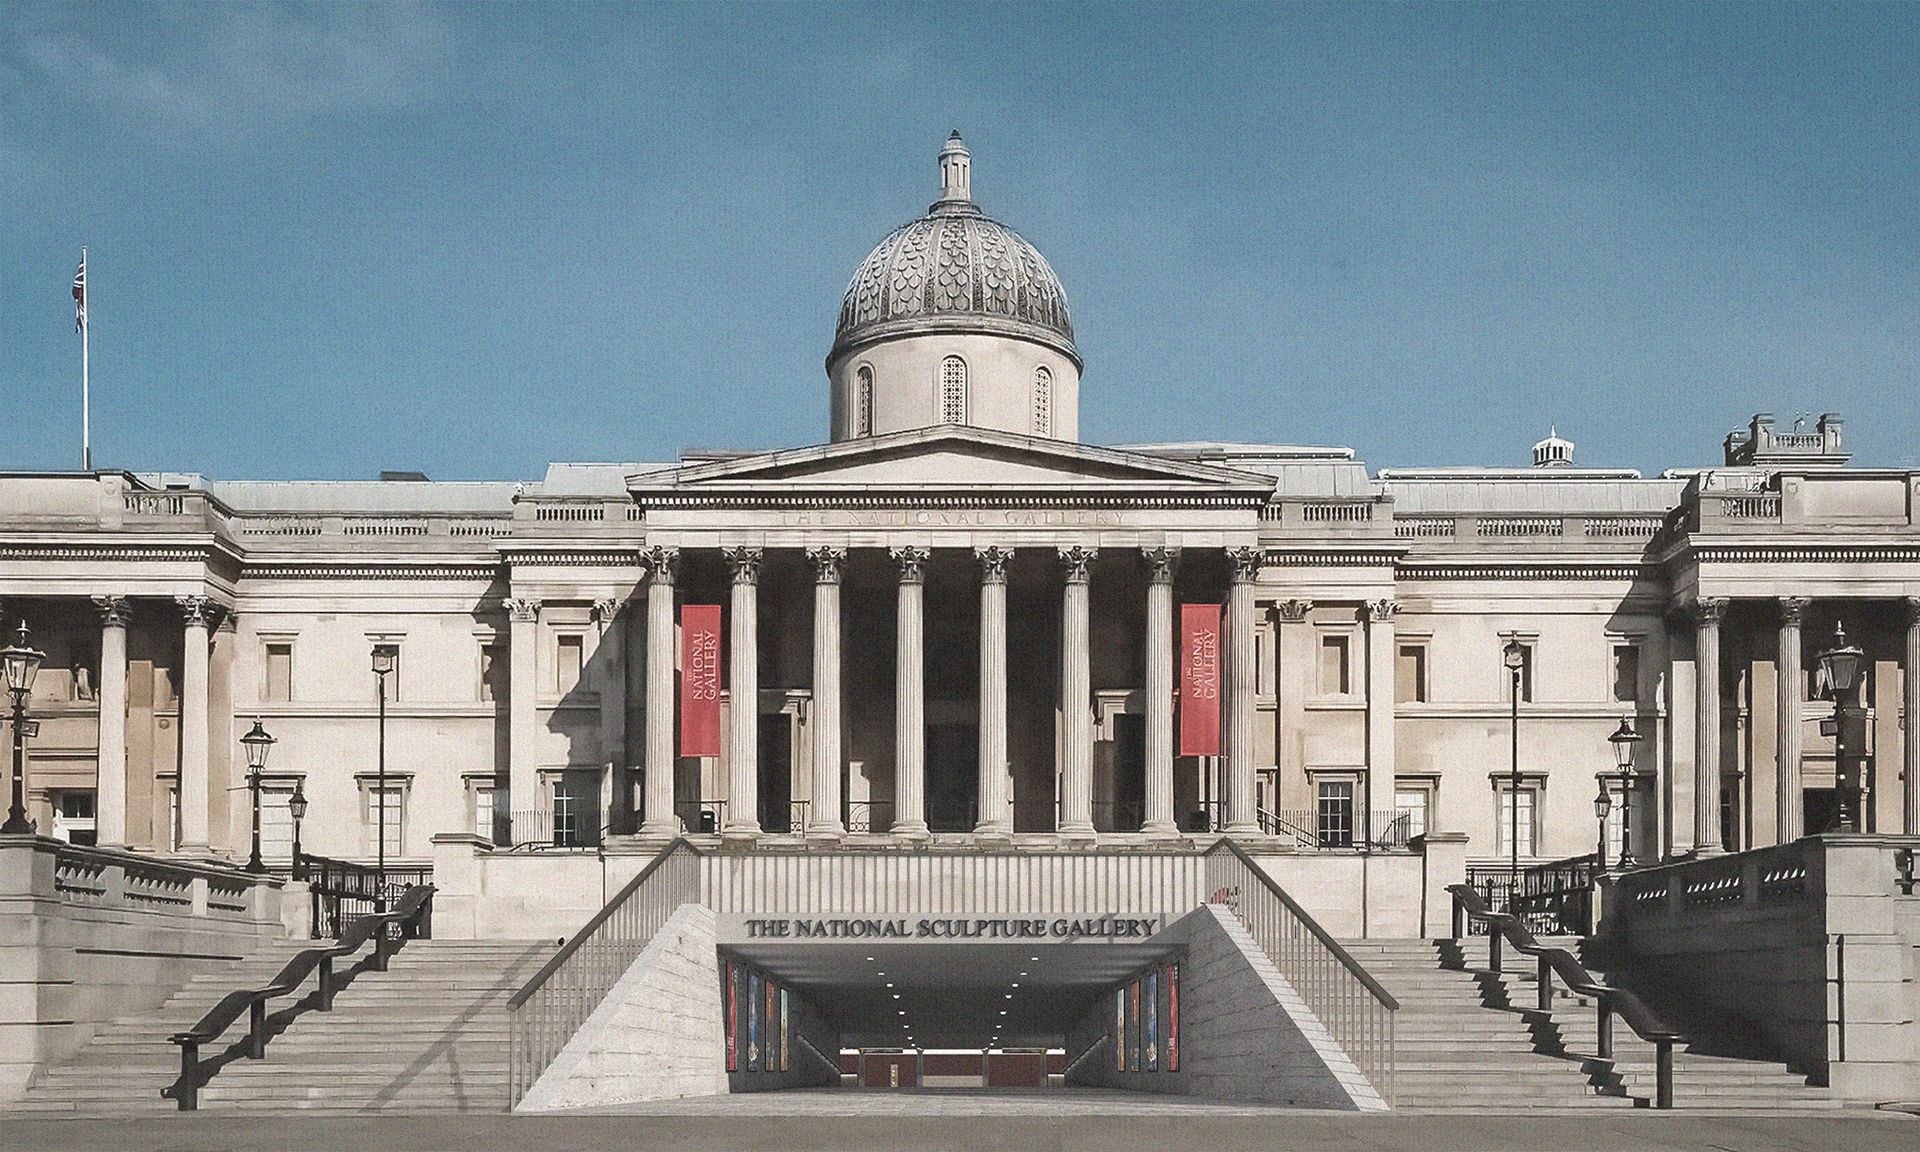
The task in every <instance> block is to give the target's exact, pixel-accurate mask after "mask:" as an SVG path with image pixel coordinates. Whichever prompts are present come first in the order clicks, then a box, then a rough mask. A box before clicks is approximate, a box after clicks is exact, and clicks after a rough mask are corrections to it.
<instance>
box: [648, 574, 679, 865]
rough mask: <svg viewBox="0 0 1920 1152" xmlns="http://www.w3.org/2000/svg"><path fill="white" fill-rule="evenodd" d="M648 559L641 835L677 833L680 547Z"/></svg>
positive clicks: (669, 834) (662, 835)
mask: <svg viewBox="0 0 1920 1152" xmlns="http://www.w3.org/2000/svg"><path fill="white" fill-rule="evenodd" d="M646 561H647V760H646V765H647V769H646V771H647V779H646V813H645V816H644V817H643V818H642V820H641V822H640V834H641V835H642V836H649V837H657V838H660V839H665V838H667V837H670V836H675V835H678V834H679V832H680V818H679V816H677V815H676V814H675V813H674V811H673V776H674V769H675V768H676V767H677V764H676V763H675V761H676V757H675V754H674V753H675V751H676V744H675V741H674V732H673V648H674V645H673V640H674V632H673V578H674V570H675V569H676V568H678V567H679V564H680V550H679V549H678V548H668V547H663V546H659V545H656V546H654V547H652V548H649V549H647V551H646Z"/></svg>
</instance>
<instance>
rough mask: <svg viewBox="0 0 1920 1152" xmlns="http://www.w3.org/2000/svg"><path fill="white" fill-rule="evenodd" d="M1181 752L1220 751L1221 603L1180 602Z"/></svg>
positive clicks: (1192, 754) (1204, 753) (1206, 753)
mask: <svg viewBox="0 0 1920 1152" xmlns="http://www.w3.org/2000/svg"><path fill="white" fill-rule="evenodd" d="M1179 754H1180V755H1182V756H1218V755H1220V605H1218V604H1182V605H1180V748H1179Z"/></svg>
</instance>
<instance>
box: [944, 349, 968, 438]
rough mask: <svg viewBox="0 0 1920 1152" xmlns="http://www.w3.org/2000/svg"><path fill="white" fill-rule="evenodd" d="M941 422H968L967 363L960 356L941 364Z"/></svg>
mask: <svg viewBox="0 0 1920 1152" xmlns="http://www.w3.org/2000/svg"><path fill="white" fill-rule="evenodd" d="M940 422H941V423H943V424H965V423H966V422H967V362H966V361H965V360H962V359H960V357H958V356H949V357H947V358H946V359H945V360H942V361H941V362H940Z"/></svg>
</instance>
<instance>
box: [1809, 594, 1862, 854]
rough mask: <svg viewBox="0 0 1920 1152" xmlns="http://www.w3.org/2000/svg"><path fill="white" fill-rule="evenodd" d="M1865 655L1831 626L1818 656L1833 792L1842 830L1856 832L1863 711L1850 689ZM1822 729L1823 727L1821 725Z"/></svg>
mask: <svg viewBox="0 0 1920 1152" xmlns="http://www.w3.org/2000/svg"><path fill="white" fill-rule="evenodd" d="M1865 655H1866V654H1865V653H1864V652H1862V651H1861V650H1860V649H1859V648H1858V647H1856V646H1854V645H1852V644H1849V643H1847V633H1846V629H1845V628H1843V627H1841V625H1840V622H1839V621H1837V620H1836V621H1834V624H1833V640H1832V642H1831V643H1830V644H1829V645H1828V647H1827V650H1826V651H1824V652H1822V653H1820V679H1821V680H1822V681H1824V682H1825V683H1826V686H1827V698H1828V699H1829V700H1832V701H1833V720H1832V722H1831V723H1832V728H1831V730H1830V734H1831V735H1832V736H1833V767H1834V776H1835V779H1834V792H1835V794H1836V796H1837V797H1838V799H1839V802H1840V827H1841V830H1842V831H1847V832H1858V831H1859V830H1860V823H1861V821H1860V762H1861V760H1862V758H1863V757H1864V756H1865V755H1866V751H1867V748H1866V743H1867V725H1866V712H1865V710H1864V709H1862V708H1860V707H1859V705H1857V704H1855V703H1854V702H1853V687H1854V684H1855V683H1857V682H1858V680H1859V676H1860V661H1861V658H1862V657H1863V656H1865ZM1822 727H1823V729H1824V728H1825V726H1824V725H1823V726H1822Z"/></svg>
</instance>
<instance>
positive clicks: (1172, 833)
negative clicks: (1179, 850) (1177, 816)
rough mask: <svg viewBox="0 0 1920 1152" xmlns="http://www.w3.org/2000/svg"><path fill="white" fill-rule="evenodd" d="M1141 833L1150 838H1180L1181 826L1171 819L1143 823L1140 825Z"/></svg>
mask: <svg viewBox="0 0 1920 1152" xmlns="http://www.w3.org/2000/svg"><path fill="white" fill-rule="evenodd" d="M1140 834H1141V835H1143V836H1145V837H1147V838H1148V839H1149V840H1178V839H1180V826H1179V825H1177V824H1175V823H1174V822H1173V821H1171V820H1164V821H1160V822H1157V823H1152V824H1142V825H1141V826H1140Z"/></svg>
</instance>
